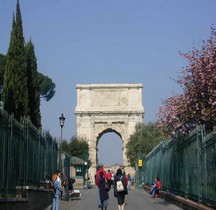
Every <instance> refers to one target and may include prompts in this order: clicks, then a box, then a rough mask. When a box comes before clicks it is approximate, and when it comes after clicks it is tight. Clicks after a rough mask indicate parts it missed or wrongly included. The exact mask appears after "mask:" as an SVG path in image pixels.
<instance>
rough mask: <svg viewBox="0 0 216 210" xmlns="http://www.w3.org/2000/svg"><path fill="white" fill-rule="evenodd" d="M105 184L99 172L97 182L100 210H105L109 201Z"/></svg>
mask: <svg viewBox="0 0 216 210" xmlns="http://www.w3.org/2000/svg"><path fill="white" fill-rule="evenodd" d="M106 182H107V180H106V179H105V178H104V174H103V172H102V171H101V172H100V176H99V180H98V188H99V194H100V202H101V204H100V207H101V210H103V209H105V210H107V206H108V199H109V194H108V190H107V188H106V186H105V185H106Z"/></svg>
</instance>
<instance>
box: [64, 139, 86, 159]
mask: <svg viewBox="0 0 216 210" xmlns="http://www.w3.org/2000/svg"><path fill="white" fill-rule="evenodd" d="M62 151H63V152H66V153H67V154H69V155H70V156H75V157H78V158H81V159H82V160H84V161H87V162H89V146H88V143H87V141H86V140H85V139H78V138H77V137H72V138H71V140H70V142H67V141H63V142H62Z"/></svg>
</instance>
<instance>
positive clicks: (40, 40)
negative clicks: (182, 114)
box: [0, 0, 216, 164]
mask: <svg viewBox="0 0 216 210" xmlns="http://www.w3.org/2000/svg"><path fill="white" fill-rule="evenodd" d="M20 6H21V13H22V20H23V32H24V37H25V41H26V42H27V41H29V39H30V38H31V39H32V41H33V43H34V46H35V54H36V57H37V64H38V71H39V72H41V73H43V74H44V75H47V76H49V77H50V78H51V79H52V80H53V82H54V83H55V84H56V94H55V96H54V97H53V99H52V100H50V101H49V102H46V101H44V100H41V115H42V126H43V129H44V130H49V132H50V133H51V135H52V136H53V137H57V138H58V139H59V138H60V134H61V130H60V126H59V119H58V118H59V117H60V115H61V113H63V114H64V116H65V118H66V121H65V125H64V127H63V139H66V140H70V138H71V137H72V136H76V118H75V115H74V110H75V107H76V102H77V101H76V97H77V96H76V85H77V84H98V83H99V84H101V83H102V84H103V83H105V84H109V83H142V84H143V86H144V88H143V106H144V109H145V115H144V122H145V123H147V122H149V121H156V114H157V113H158V111H159V107H160V106H161V105H162V104H161V100H162V99H166V98H168V97H170V96H172V95H173V94H177V93H180V92H181V91H182V90H181V88H180V87H179V86H178V85H177V84H176V82H175V81H174V80H175V79H177V78H178V76H179V75H180V71H181V69H182V68H183V67H185V66H186V65H187V61H186V60H185V59H183V58H182V57H181V56H180V55H179V52H189V51H190V50H191V49H192V48H193V47H194V46H195V47H197V48H199V47H200V46H201V45H202V41H203V40H207V39H208V38H209V36H210V28H211V26H212V25H213V26H215V21H216V13H215V9H216V1H215V0H181V1H178V0H133V1H132V0H46V1H44V0H31V1H29V0H20ZM15 8H16V0H0V53H2V54H6V53H7V50H8V46H9V40H10V31H11V25H12V15H13V13H14V12H15ZM107 148H109V149H107ZM121 148H122V143H121V139H120V138H119V137H118V136H117V135H114V134H112V133H108V134H106V135H104V136H102V137H101V139H100V141H99V161H100V162H103V163H104V164H112V163H117V162H119V163H120V162H122V153H121V152H120V151H121ZM110 153H112V155H110Z"/></svg>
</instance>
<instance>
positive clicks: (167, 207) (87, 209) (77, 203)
mask: <svg viewBox="0 0 216 210" xmlns="http://www.w3.org/2000/svg"><path fill="white" fill-rule="evenodd" d="M81 194H82V196H81V199H80V200H70V201H61V203H60V209H59V210H97V209H98V206H97V189H90V190H81ZM109 197H110V199H109V206H108V210H118V207H117V199H116V198H115V197H114V196H113V189H111V190H110V192H109ZM125 202H126V204H127V205H126V207H125V210H159V209H161V210H181V208H179V207H177V206H175V205H173V204H170V203H168V202H167V201H165V200H163V199H161V198H152V197H151V196H150V195H149V194H148V193H147V192H145V191H144V190H136V189H133V190H130V191H129V195H128V196H127V197H126V200H125ZM48 209H50V207H49V208H47V209H46V210H48ZM98 210H100V209H98Z"/></svg>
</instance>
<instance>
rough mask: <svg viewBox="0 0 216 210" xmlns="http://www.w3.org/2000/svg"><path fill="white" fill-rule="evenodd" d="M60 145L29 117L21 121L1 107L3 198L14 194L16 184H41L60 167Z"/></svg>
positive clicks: (0, 151)
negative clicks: (58, 155) (38, 128)
mask: <svg viewBox="0 0 216 210" xmlns="http://www.w3.org/2000/svg"><path fill="white" fill-rule="evenodd" d="M57 152H58V145H57V143H56V141H55V140H54V139H53V138H52V137H51V136H50V135H49V134H48V133H43V134H42V133H41V132H40V131H39V130H37V129H36V128H35V127H34V126H33V125H32V124H31V123H30V121H29V120H28V119H24V120H23V121H22V123H19V122H18V121H16V120H15V119H14V118H13V115H8V114H7V113H6V112H5V111H4V110H0V177H1V179H0V197H14V196H15V194H16V187H17V186H34V187H38V186H39V185H40V182H42V181H44V180H46V179H48V178H51V175H52V173H53V171H55V170H56V169H57Z"/></svg>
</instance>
